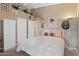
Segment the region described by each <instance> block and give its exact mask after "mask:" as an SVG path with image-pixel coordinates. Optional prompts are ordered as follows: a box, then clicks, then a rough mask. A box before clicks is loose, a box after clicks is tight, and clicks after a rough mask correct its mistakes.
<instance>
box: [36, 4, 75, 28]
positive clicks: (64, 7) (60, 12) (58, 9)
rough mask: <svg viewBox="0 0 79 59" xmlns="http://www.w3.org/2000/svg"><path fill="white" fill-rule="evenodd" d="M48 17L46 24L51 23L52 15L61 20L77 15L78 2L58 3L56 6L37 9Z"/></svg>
mask: <svg viewBox="0 0 79 59" xmlns="http://www.w3.org/2000/svg"><path fill="white" fill-rule="evenodd" d="M35 12H38V13H39V14H41V15H42V16H43V17H44V18H45V19H46V25H45V26H48V24H49V19H50V17H55V20H61V19H64V18H67V17H76V4H68V3H67V4H58V5H54V6H48V7H42V8H38V9H36V10H35Z"/></svg>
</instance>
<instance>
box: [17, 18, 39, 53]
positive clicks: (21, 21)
mask: <svg viewBox="0 0 79 59" xmlns="http://www.w3.org/2000/svg"><path fill="white" fill-rule="evenodd" d="M16 28H17V45H18V48H17V52H18V51H20V50H22V47H21V46H23V45H22V44H23V42H24V41H26V40H28V39H32V38H34V37H37V36H39V35H40V21H39V20H35V21H34V20H30V19H27V18H23V17H17V27H16Z"/></svg>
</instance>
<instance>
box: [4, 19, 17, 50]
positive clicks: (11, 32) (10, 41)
mask: <svg viewBox="0 0 79 59" xmlns="http://www.w3.org/2000/svg"><path fill="white" fill-rule="evenodd" d="M15 28H16V21H15V20H10V19H4V50H8V49H10V48H13V47H15V41H16V40H15V39H16V34H15V32H16V30H15Z"/></svg>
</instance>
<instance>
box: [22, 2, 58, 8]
mask: <svg viewBox="0 0 79 59" xmlns="http://www.w3.org/2000/svg"><path fill="white" fill-rule="evenodd" d="M56 4H59V3H23V4H22V5H24V6H26V7H27V8H30V9H36V8H40V7H45V6H50V5H56Z"/></svg>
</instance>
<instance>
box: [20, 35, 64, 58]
mask: <svg viewBox="0 0 79 59" xmlns="http://www.w3.org/2000/svg"><path fill="white" fill-rule="evenodd" d="M21 49H22V50H23V51H25V52H27V53H28V54H30V55H32V56H63V55H64V40H63V39H62V38H57V37H50V36H39V37H35V38H32V39H26V40H24V41H23V42H22V44H21Z"/></svg>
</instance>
